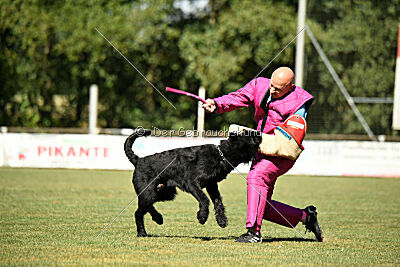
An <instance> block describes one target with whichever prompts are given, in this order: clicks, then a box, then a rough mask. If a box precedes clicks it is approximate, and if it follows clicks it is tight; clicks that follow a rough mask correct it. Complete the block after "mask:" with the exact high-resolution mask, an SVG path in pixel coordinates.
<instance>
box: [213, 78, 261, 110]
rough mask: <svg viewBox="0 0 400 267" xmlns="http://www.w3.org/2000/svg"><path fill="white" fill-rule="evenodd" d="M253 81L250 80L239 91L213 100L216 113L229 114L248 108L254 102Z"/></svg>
mask: <svg viewBox="0 0 400 267" xmlns="http://www.w3.org/2000/svg"><path fill="white" fill-rule="evenodd" d="M254 88H255V80H251V81H250V82H249V83H247V84H246V85H245V86H244V87H242V88H240V89H239V90H237V91H235V92H232V93H229V94H227V95H223V96H220V97H217V98H214V99H213V100H214V101H215V104H216V106H217V113H224V112H229V111H232V110H235V109H238V108H244V107H248V106H250V105H251V104H252V103H253V100H254Z"/></svg>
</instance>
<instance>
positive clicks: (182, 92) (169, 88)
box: [165, 87, 206, 103]
mask: <svg viewBox="0 0 400 267" xmlns="http://www.w3.org/2000/svg"><path fill="white" fill-rule="evenodd" d="M165 89H166V90H167V92H172V93H176V94H181V95H187V96H190V97H194V98H196V99H197V100H200V101H201V102H203V103H206V101H205V100H204V99H203V98H201V97H199V96H197V95H195V94H192V93H189V92H185V91H181V90H178V89H174V88H171V87H166V88H165Z"/></svg>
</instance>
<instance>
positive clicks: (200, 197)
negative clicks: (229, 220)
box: [188, 185, 210, 224]
mask: <svg viewBox="0 0 400 267" xmlns="http://www.w3.org/2000/svg"><path fill="white" fill-rule="evenodd" d="M188 191H189V193H191V194H192V195H193V196H194V197H195V198H196V199H197V201H198V202H199V211H198V212H197V220H199V223H201V224H204V223H205V222H206V221H207V219H208V213H209V210H208V206H209V205H210V200H209V199H208V197H207V196H206V194H204V192H203V190H201V188H200V186H197V185H191V186H190V187H189V190H188Z"/></svg>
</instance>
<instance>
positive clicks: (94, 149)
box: [0, 133, 400, 177]
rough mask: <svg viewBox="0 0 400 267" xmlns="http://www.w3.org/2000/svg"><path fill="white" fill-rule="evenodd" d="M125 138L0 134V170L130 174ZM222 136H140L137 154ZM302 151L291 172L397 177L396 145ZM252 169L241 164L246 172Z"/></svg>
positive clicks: (314, 144) (347, 144)
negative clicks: (127, 171) (88, 170)
mask: <svg viewBox="0 0 400 267" xmlns="http://www.w3.org/2000/svg"><path fill="white" fill-rule="evenodd" d="M125 139H126V136H115V135H83V134H82V135H80V134H64V135H62V134H18V133H3V134H1V135H0V166H9V167H34V168H78V169H79V168H84V169H117V170H130V169H132V165H131V163H130V162H129V161H128V159H127V158H126V157H125V154H124V151H123V143H124V141H125ZM220 140H221V139H220V138H189V137H186V138H185V137H146V138H144V137H142V138H138V139H137V140H136V142H135V144H134V147H133V149H134V151H135V153H136V154H137V155H139V156H146V155H151V154H154V153H157V152H161V151H165V150H168V149H172V148H176V147H186V146H193V145H201V144H218V143H219V141H220ZM304 146H305V148H306V149H305V150H304V152H303V154H302V155H301V156H300V158H299V160H298V161H297V162H296V164H295V166H294V167H293V169H292V170H290V172H289V174H294V175H296V174H301V175H339V176H341V175H346V176H377V177H400V143H394V142H366V141H305V143H304ZM249 167H250V165H248V164H247V165H240V166H239V167H238V170H239V171H240V172H243V173H245V172H247V171H248V170H249Z"/></svg>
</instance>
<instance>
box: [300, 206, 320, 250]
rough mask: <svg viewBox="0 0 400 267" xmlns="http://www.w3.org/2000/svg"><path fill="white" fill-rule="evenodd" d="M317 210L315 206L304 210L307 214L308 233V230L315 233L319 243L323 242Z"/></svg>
mask: <svg viewBox="0 0 400 267" xmlns="http://www.w3.org/2000/svg"><path fill="white" fill-rule="evenodd" d="M316 210H317V208H316V207H314V206H308V207H306V208H305V209H304V211H305V212H306V213H307V217H306V232H307V230H308V231H310V232H313V233H314V234H315V237H316V239H317V241H318V242H322V239H323V237H322V230H321V227H320V226H319V224H318V220H317V211H316Z"/></svg>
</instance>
